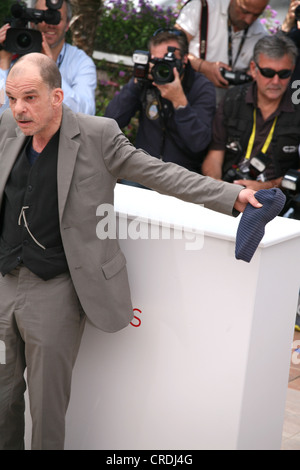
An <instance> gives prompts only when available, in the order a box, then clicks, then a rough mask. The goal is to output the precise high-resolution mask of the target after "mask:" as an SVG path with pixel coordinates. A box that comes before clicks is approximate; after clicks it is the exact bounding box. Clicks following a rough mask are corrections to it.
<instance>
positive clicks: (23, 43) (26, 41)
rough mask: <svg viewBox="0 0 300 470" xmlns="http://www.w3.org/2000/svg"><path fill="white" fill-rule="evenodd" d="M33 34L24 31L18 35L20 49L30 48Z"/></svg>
mask: <svg viewBox="0 0 300 470" xmlns="http://www.w3.org/2000/svg"><path fill="white" fill-rule="evenodd" d="M31 41H32V39H31V36H30V34H29V33H27V32H22V33H20V34H19V35H18V37H17V45H18V47H19V48H20V49H24V50H26V49H28V48H29V47H30V46H31Z"/></svg>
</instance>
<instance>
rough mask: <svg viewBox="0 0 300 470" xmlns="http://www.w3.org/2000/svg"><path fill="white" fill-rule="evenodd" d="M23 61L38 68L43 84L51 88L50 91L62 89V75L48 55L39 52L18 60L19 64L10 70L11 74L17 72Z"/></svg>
mask: <svg viewBox="0 0 300 470" xmlns="http://www.w3.org/2000/svg"><path fill="white" fill-rule="evenodd" d="M23 61H28V62H29V65H30V63H32V64H33V65H36V66H37V67H38V69H39V72H40V75H41V78H42V80H43V82H44V83H45V84H46V85H47V86H48V87H49V89H50V90H54V89H55V88H61V85H62V78H61V74H60V71H59V68H58V67H57V65H56V63H55V62H54V60H53V59H50V58H49V57H47V56H46V55H44V54H40V53H38V52H33V53H31V54H26V55H24V56H22V57H20V59H18V60H17V62H16V63H15V64H14V65H13V66H12V68H11V69H10V72H9V73H14V72H15V71H17V69H18V68H19V65H20V64H22V62H23ZM27 66H28V65H27Z"/></svg>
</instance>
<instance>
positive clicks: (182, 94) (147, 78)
mask: <svg viewBox="0 0 300 470" xmlns="http://www.w3.org/2000/svg"><path fill="white" fill-rule="evenodd" d="M170 51H172V52H170ZM136 52H138V53H140V52H142V53H144V54H145V55H144V57H146V61H147V60H148V63H147V64H145V66H144V69H143V70H142V72H143V74H144V77H143V78H142V79H141V78H140V77H139V78H137V77H132V79H131V80H130V82H129V83H128V84H126V85H125V86H124V87H123V88H122V90H121V92H120V93H119V94H118V95H116V96H115V97H114V99H113V100H112V101H111V102H110V103H109V105H108V107H107V109H106V112H105V116H106V117H109V118H112V119H115V120H116V121H117V123H118V124H119V126H120V127H121V128H123V127H125V126H127V125H128V124H129V122H130V120H131V118H132V117H133V116H135V115H136V113H137V112H138V113H139V127H138V133H137V138H136V142H135V145H136V147H138V148H142V149H143V150H145V151H146V152H148V153H149V154H150V155H153V156H154V157H156V158H159V159H161V160H163V161H165V162H173V163H176V164H178V165H180V166H183V167H185V168H187V169H188V170H190V171H194V172H196V173H200V172H201V164H202V161H203V158H204V157H205V155H206V153H207V149H208V145H209V144H210V140H211V135H212V121H213V117H214V114H215V110H216V98H215V88H214V86H213V84H212V83H211V82H210V81H209V80H208V79H207V78H206V77H204V76H203V75H202V74H200V73H197V72H195V71H194V70H193V69H192V67H191V65H190V62H189V60H188V41H187V37H186V35H185V33H183V32H182V31H179V30H177V29H159V30H158V31H156V32H155V33H154V34H153V36H152V37H151V38H150V41H149V52H148V51H136ZM166 55H167V56H168V57H169V56H172V57H173V59H172V61H171V64H174V65H172V66H170V67H171V68H172V70H173V73H172V76H170V80H169V79H168V80H166V82H165V83H163V84H162V81H157V79H156V78H157V75H159V74H156V73H155V68H156V65H159V64H160V65H162V64H165V65H166V63H167V61H166ZM155 64H156V65H155ZM175 64H176V65H175ZM163 70H164V69H163ZM162 74H163V75H164V74H165V73H164V72H163V73H162ZM139 75H140V73H139ZM168 75H169V74H167V76H168Z"/></svg>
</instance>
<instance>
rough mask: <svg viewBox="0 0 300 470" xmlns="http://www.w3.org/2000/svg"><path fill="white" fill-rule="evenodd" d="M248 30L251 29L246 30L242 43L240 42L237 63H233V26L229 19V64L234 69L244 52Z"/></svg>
mask: <svg viewBox="0 0 300 470" xmlns="http://www.w3.org/2000/svg"><path fill="white" fill-rule="evenodd" d="M248 29H249V28H247V29H245V30H244V34H243V37H242V39H241V42H240V47H239V50H238V53H237V55H236V58H235V61H234V63H233V56H232V24H231V20H230V18H229V17H228V64H229V65H230V67H232V68H234V66H235V64H236V63H237V61H238V58H239V56H240V53H241V52H242V49H243V47H244V44H245V41H246V37H247V33H248Z"/></svg>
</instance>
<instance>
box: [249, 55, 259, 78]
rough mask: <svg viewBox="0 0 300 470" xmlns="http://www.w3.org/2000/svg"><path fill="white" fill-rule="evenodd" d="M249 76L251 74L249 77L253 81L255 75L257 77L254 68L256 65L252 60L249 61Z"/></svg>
mask: <svg viewBox="0 0 300 470" xmlns="http://www.w3.org/2000/svg"><path fill="white" fill-rule="evenodd" d="M250 74H251V77H252V78H253V80H255V79H256V75H257V68H256V64H255V62H254V60H251V62H250Z"/></svg>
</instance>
